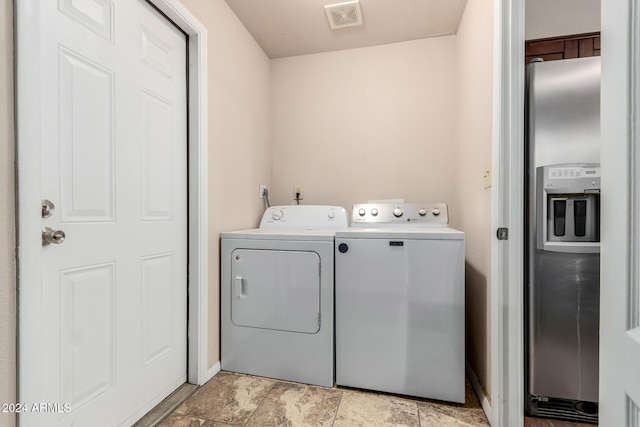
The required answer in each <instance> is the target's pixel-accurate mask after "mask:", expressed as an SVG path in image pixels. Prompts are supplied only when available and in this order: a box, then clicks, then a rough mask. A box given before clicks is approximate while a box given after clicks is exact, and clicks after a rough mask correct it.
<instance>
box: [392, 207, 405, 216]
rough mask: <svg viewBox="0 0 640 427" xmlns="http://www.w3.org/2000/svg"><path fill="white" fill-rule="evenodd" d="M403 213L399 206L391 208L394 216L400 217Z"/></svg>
mask: <svg viewBox="0 0 640 427" xmlns="http://www.w3.org/2000/svg"><path fill="white" fill-rule="evenodd" d="M403 213H404V212H402V209H400V208H395V209H394V210H393V216H395V217H396V218H400V217H401V216H402V214H403Z"/></svg>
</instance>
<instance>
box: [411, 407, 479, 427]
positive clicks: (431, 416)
mask: <svg viewBox="0 0 640 427" xmlns="http://www.w3.org/2000/svg"><path fill="white" fill-rule="evenodd" d="M418 409H419V411H420V427H488V426H489V421H488V420H487V417H486V416H485V414H484V411H483V410H482V408H480V407H477V408H469V407H464V406H462V405H455V406H454V405H446V404H442V403H432V402H418Z"/></svg>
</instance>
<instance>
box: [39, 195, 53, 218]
mask: <svg viewBox="0 0 640 427" xmlns="http://www.w3.org/2000/svg"><path fill="white" fill-rule="evenodd" d="M54 210H56V207H55V205H54V204H53V202H52V201H51V200H47V199H44V200H43V201H42V218H49V217H50V216H51V215H53V211H54Z"/></svg>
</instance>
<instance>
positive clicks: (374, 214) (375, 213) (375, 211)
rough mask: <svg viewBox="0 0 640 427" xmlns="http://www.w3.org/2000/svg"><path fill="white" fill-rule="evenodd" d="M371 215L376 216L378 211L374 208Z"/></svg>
mask: <svg viewBox="0 0 640 427" xmlns="http://www.w3.org/2000/svg"><path fill="white" fill-rule="evenodd" d="M371 215H373V216H378V209H376V208H373V209H371Z"/></svg>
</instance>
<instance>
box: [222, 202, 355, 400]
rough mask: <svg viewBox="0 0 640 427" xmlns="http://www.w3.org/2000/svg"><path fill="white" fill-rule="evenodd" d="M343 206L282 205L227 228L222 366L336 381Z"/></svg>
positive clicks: (311, 380)
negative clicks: (257, 219) (337, 256)
mask: <svg viewBox="0 0 640 427" xmlns="http://www.w3.org/2000/svg"><path fill="white" fill-rule="evenodd" d="M347 226H348V216H347V212H346V211H345V210H344V208H341V207H337V206H276V207H271V208H269V209H267V210H266V211H265V213H264V215H263V217H262V221H261V223H260V228H259V229H254V230H244V231H235V232H228V233H222V236H221V237H222V250H221V273H222V274H221V317H222V319H221V326H222V331H221V334H222V342H221V352H222V355H221V367H222V369H224V370H228V371H234V372H241V373H247V374H253V375H260V376H265V377H270V378H278V379H283V380H289V381H297V382H302V383H307V384H316V385H321V386H326V387H332V386H333V382H334V334H333V331H334V327H333V318H334V237H335V230H339V229H346V227H347Z"/></svg>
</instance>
